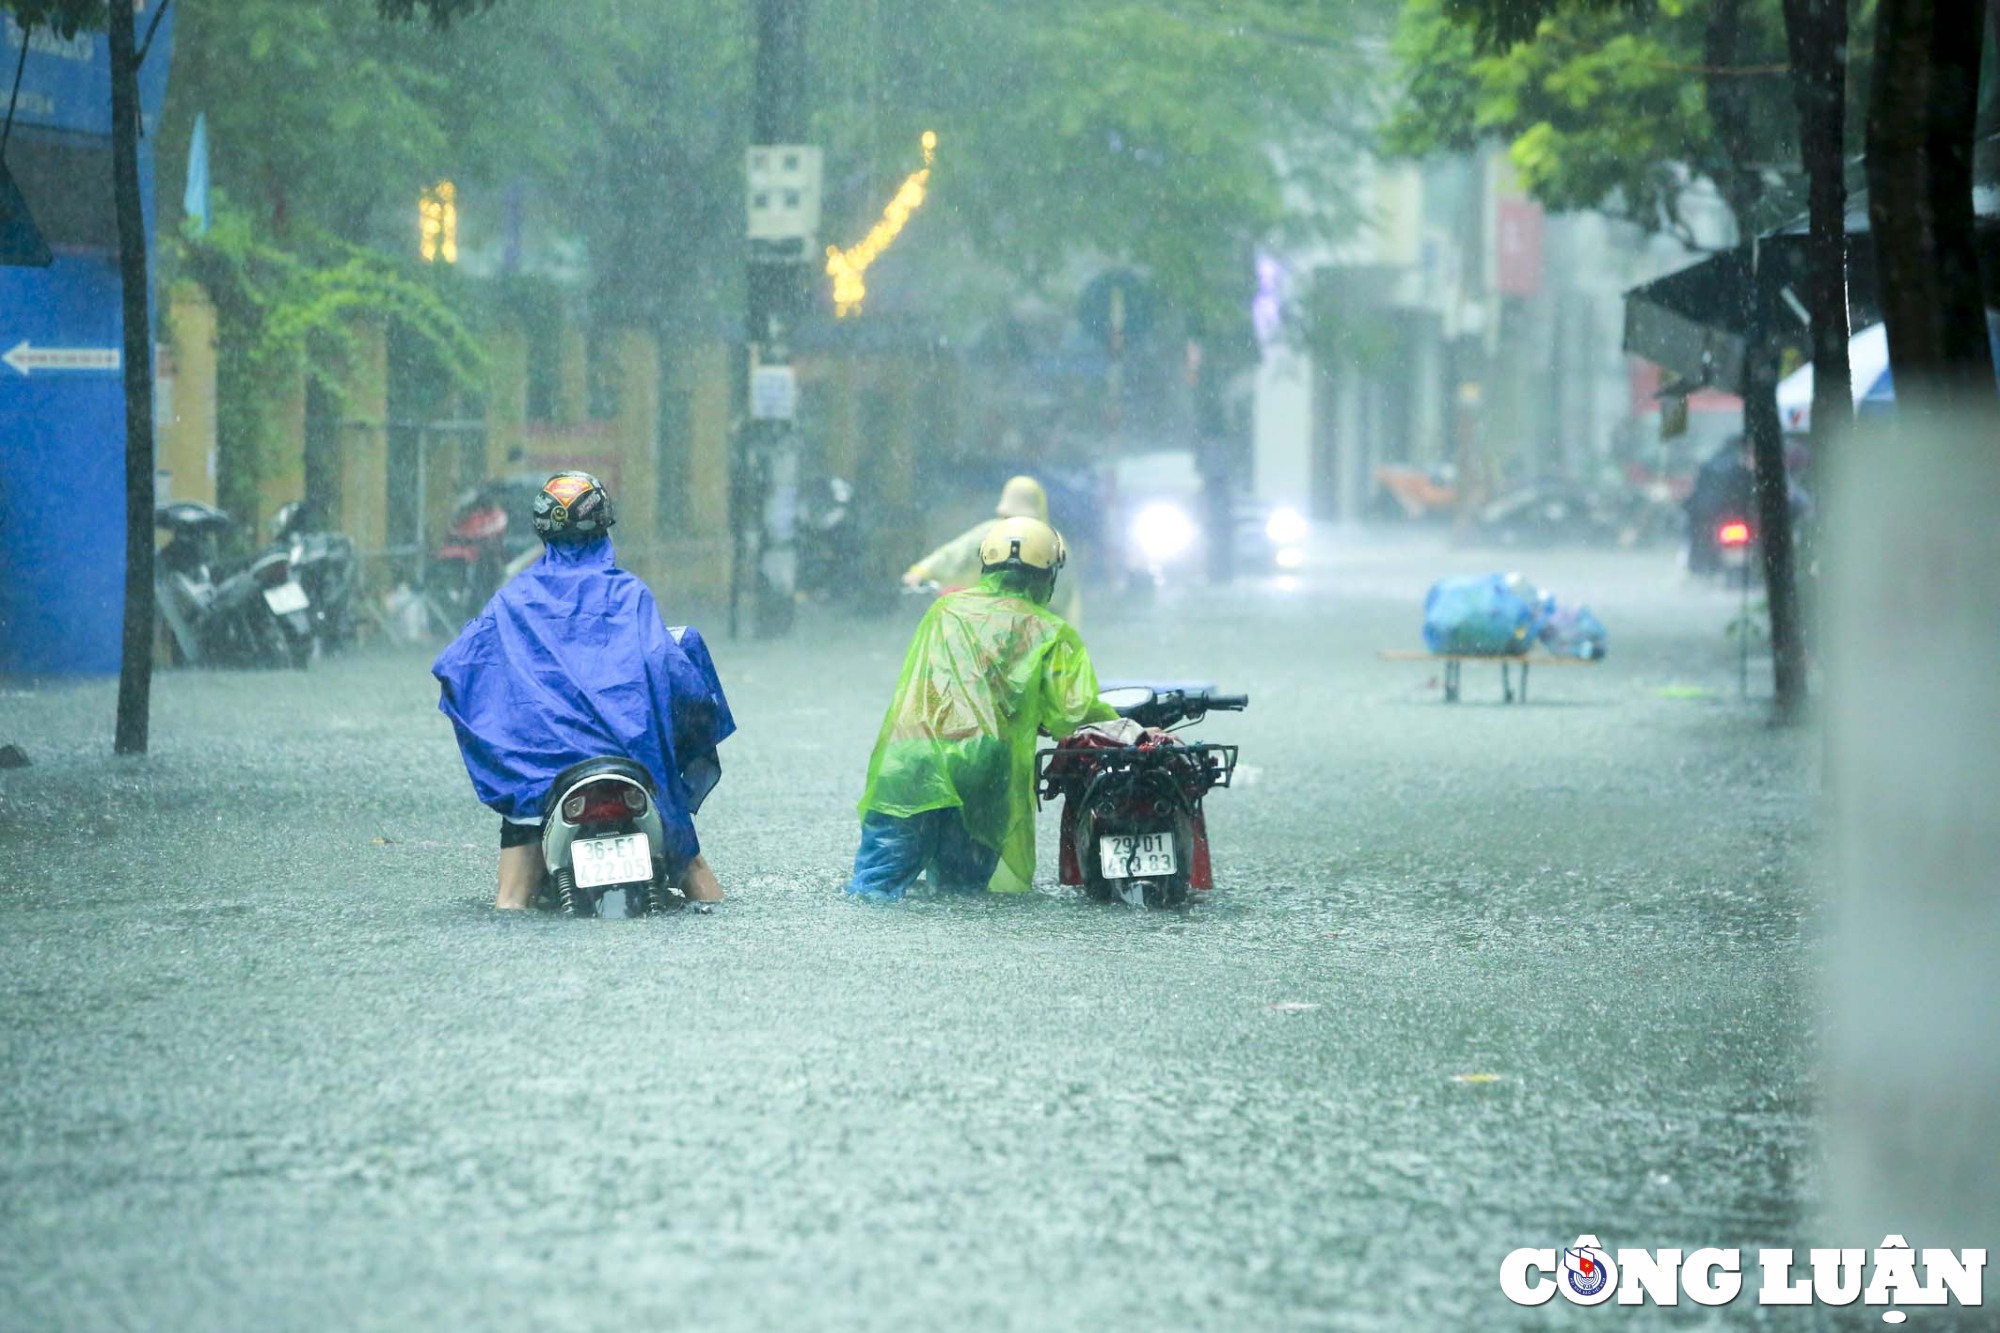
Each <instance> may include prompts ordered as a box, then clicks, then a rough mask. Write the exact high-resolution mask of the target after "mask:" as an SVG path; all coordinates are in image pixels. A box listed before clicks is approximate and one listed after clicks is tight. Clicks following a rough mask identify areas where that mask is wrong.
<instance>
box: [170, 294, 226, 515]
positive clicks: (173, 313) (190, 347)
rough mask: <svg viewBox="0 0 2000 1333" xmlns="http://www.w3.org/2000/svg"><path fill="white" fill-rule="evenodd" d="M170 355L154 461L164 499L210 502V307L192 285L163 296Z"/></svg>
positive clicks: (212, 387)
mask: <svg viewBox="0 0 2000 1333" xmlns="http://www.w3.org/2000/svg"><path fill="white" fill-rule="evenodd" d="M166 316H167V319H166V325H167V343H168V346H169V347H170V348H171V349H172V351H173V362H174V377H173V395H172V401H171V402H170V403H169V404H167V407H168V409H169V410H168V412H167V413H166V415H165V418H164V419H163V420H162V422H161V430H160V435H159V443H158V446H157V447H158V458H159V466H160V468H161V470H163V471H165V472H167V473H168V474H170V475H169V480H168V497H169V498H170V499H175V500H199V501H201V502H202V503H203V504H214V503H215V307H214V306H213V305H211V304H209V300H208V297H207V295H206V294H205V293H204V292H203V291H202V290H201V288H199V287H196V286H194V285H193V284H192V283H185V284H181V285H178V286H176V287H175V288H174V289H173V291H172V292H171V293H170V294H169V295H168V297H167V309H166Z"/></svg>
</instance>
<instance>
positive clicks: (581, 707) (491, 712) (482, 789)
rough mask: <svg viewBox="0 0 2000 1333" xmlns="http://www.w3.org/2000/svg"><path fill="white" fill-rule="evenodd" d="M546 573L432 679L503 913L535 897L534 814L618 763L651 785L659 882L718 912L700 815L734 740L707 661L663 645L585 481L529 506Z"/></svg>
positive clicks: (680, 638) (458, 644) (600, 490)
mask: <svg viewBox="0 0 2000 1333" xmlns="http://www.w3.org/2000/svg"><path fill="white" fill-rule="evenodd" d="M534 522H535V531H536V532H537V533H538V534H539V535H540V536H541V538H542V540H543V542H544V543H545V548H544V551H543V554H542V558H541V559H540V560H538V561H537V562H536V563H535V564H534V565H532V566H530V567H529V568H528V569H526V570H524V571H523V572H522V573H520V574H518V575H516V576H515V577H514V578H513V579H512V580H511V581H510V582H508V583H507V584H506V585H505V586H504V587H502V588H501V589H500V591H499V592H497V593H495V594H494V595H493V600H492V601H490V602H488V603H487V604H486V609H485V610H484V611H482V612H481V613H480V614H479V617H478V618H477V619H475V620H474V621H472V622H471V623H470V624H468V625H467V626H466V627H465V629H464V630H463V631H462V632H461V633H460V634H459V636H458V638H457V639H456V640H455V641H454V642H453V643H452V645H451V646H450V647H449V648H446V649H445V650H444V652H443V653H442V654H440V655H439V657H438V660H437V662H436V663H435V664H434V665H433V666H432V667H431V674H432V675H434V676H436V677H437V680H438V687H439V700H438V709H439V711H441V712H442V713H443V714H444V715H445V716H446V717H448V718H450V719H451V724H452V728H453V730H454V731H456V732H457V734H458V745H459V750H460V752H461V753H462V754H463V755H464V758H465V771H466V772H467V773H468V774H469V775H470V776H471V778H472V789H473V791H474V793H475V794H476V795H477V796H478V797H479V799H480V800H481V801H482V802H484V803H485V804H486V805H487V806H488V807H490V808H491V809H492V810H494V811H495V812H496V813H497V814H498V815H499V816H500V820H501V825H500V891H499V894H498V896H497V898H496V899H495V901H494V905H495V906H496V907H500V908H503V909H518V908H524V907H527V906H528V905H529V904H530V903H531V902H532V901H533V900H534V897H535V895H536V893H537V892H538V891H539V890H540V888H541V883H542V877H543V874H544V870H545V867H544V866H543V864H542V847H541V821H542V815H543V810H542V802H543V800H544V799H545V798H546V796H547V795H548V789H549V784H550V783H551V782H552V781H554V779H555V776H556V774H558V773H560V772H561V771H562V770H563V769H565V768H567V767H569V766H570V765H571V764H574V763H578V762H581V761H582V760H585V759H592V758H596V757H598V756H600V755H607V754H612V755H620V756H622V757H624V758H626V759H630V760H632V761H633V762H635V763H638V764H641V765H643V766H644V767H645V769H646V771H647V772H648V773H649V774H650V775H651V776H652V779H653V786H654V792H655V803H656V805H657V806H658V809H659V813H660V819H661V822H662V824H663V825H664V827H665V830H666V838H667V844H668V845H667V847H666V849H665V853H666V857H667V865H668V873H669V876H670V877H671V879H672V880H673V882H675V883H676V884H678V885H679V887H680V889H681V892H682V893H683V894H684V895H686V897H687V898H689V899H690V900H692V901H694V902H696V903H707V902H714V901H716V900H717V899H720V898H721V897H722V887H721V885H720V884H718V883H717V881H716V878H715V873H714V872H713V871H712V870H710V869H709V866H708V862H707V861H706V860H704V859H703V858H702V855H701V843H700V841H699V840H698V839H697V838H696V837H695V830H694V815H695V811H696V810H697V809H699V808H700V806H701V803H702V801H703V799H704V798H706V797H707V795H708V793H709V791H710V790H712V789H713V788H714V786H715V784H716V782H717V781H719V780H720V778H721V776H722V769H721V765H720V763H719V761H718V759H717V757H716V748H717V747H718V746H719V745H720V744H721V743H722V742H723V740H724V739H725V738H727V737H728V736H729V734H730V733H731V732H733V731H734V730H735V729H736V723H735V720H734V719H733V718H732V717H731V716H730V713H729V702H728V700H727V699H725V698H724V697H723V693H722V684H721V682H720V681H719V680H718V679H717V678H716V674H715V663H714V661H713V660H712V659H711V658H710V657H709V654H708V645H707V644H705V643H704V642H703V641H702V638H701V635H700V634H699V633H698V632H696V631H695V630H692V629H686V628H680V629H670V628H668V626H667V625H666V623H665V622H664V621H663V620H662V619H661V618H660V610H659V607H658V605H657V604H656V603H655V602H654V601H653V594H652V593H651V591H649V590H648V589H647V587H646V585H645V584H644V583H643V582H641V581H640V580H639V579H638V578H637V577H636V576H634V575H632V574H629V573H627V572H626V571H624V570H622V569H619V568H618V567H617V566H616V565H614V564H613V563H612V550H611V539H610V537H609V536H608V535H607V533H608V532H609V530H610V528H611V525H612V523H613V522H615V519H614V518H613V515H612V508H611V497H610V495H609V494H608V493H607V492H606V491H605V489H604V486H603V484H602V483H601V482H599V481H598V480H597V478H595V477H593V476H591V475H590V474H589V473H587V472H559V473H557V474H556V475H555V476H553V477H551V478H549V480H548V482H547V483H546V484H545V485H544V486H543V487H542V489H541V491H540V492H539V493H537V495H536V496H535V514H534Z"/></svg>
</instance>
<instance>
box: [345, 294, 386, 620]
mask: <svg viewBox="0 0 2000 1333" xmlns="http://www.w3.org/2000/svg"><path fill="white" fill-rule="evenodd" d="M354 334H355V342H356V345H357V351H356V353H355V357H354V360H353V361H352V362H351V363H350V364H348V365H346V366H344V367H342V374H343V379H344V381H345V383H344V386H343V387H344V388H345V390H346V412H345V414H344V416H345V419H344V420H343V422H342V424H341V430H340V437H339V441H338V444H337V446H336V455H337V457H338V458H339V460H340V523H339V526H340V530H341V531H342V532H345V533H346V534H347V535H348V536H350V537H352V538H353V539H354V546H355V549H356V550H358V551H360V552H361V553H362V555H363V557H364V560H365V557H366V556H368V555H369V554H372V553H374V552H378V551H380V550H382V548H383V547H384V546H386V545H387V544H388V513H387V508H388V471H389V437H388V434H387V432H386V431H385V430H384V423H385V422H386V421H387V420H388V416H389V340H388V337H387V336H386V334H385V333H384V331H383V329H382V328H381V326H380V325H377V324H372V323H371V324H360V325H357V326H356V328H355V330H354ZM363 573H364V577H365V578H369V579H370V580H371V581H374V580H376V579H379V577H380V575H379V571H371V570H369V569H368V568H367V566H366V564H365V563H364V566H363Z"/></svg>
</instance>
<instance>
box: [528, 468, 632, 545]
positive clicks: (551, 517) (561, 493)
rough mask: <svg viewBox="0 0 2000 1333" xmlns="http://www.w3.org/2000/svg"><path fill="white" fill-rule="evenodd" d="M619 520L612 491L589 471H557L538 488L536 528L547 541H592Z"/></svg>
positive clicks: (536, 495) (536, 494) (536, 496)
mask: <svg viewBox="0 0 2000 1333" xmlns="http://www.w3.org/2000/svg"><path fill="white" fill-rule="evenodd" d="M617 521H618V520H617V519H616V518H614V517H613V516H612V513H611V492H609V491H607V490H605V489H604V483H603V482H601V481H599V480H598V479H597V478H595V477H593V476H591V475H590V474H589V473H588V472H558V473H556V474H555V475H554V476H553V477H550V478H549V479H548V480H547V481H546V482H544V483H543V484H542V489H540V490H539V491H536V492H535V531H536V532H537V533H539V534H540V535H541V539H542V540H543V541H545V542H560V541H575V542H581V541H592V540H595V539H596V538H598V537H602V536H603V535H604V534H605V533H606V532H608V531H610V530H611V525H612V524H613V523H615V522H617Z"/></svg>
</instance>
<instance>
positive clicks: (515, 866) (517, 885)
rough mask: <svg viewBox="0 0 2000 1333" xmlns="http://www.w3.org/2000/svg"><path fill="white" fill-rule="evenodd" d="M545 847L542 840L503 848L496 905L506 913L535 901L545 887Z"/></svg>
mask: <svg viewBox="0 0 2000 1333" xmlns="http://www.w3.org/2000/svg"><path fill="white" fill-rule="evenodd" d="M546 868H547V867H545V866H544V865H543V864H542V848H541V845H540V844H539V843H532V842H531V843H529V844H527V845H526V846H525V847H502V848H501V849H500V893H499V896H498V897H496V898H494V900H493V905H494V906H495V907H497V908H499V909H500V910H501V911H503V912H519V911H522V910H524V909H525V908H526V907H527V906H528V904H530V903H532V902H533V901H534V900H535V894H536V893H538V892H539V891H540V890H541V887H542V873H543V871H544V870H545V869H546Z"/></svg>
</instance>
